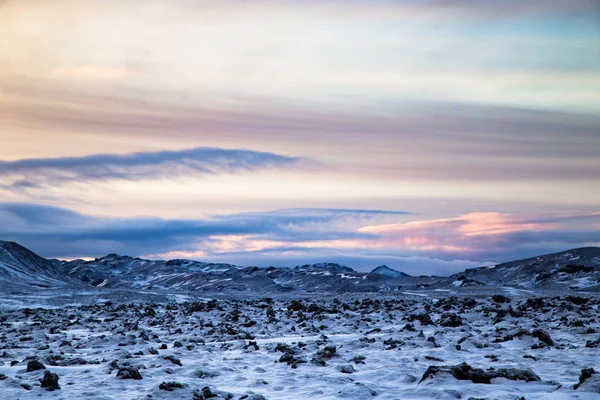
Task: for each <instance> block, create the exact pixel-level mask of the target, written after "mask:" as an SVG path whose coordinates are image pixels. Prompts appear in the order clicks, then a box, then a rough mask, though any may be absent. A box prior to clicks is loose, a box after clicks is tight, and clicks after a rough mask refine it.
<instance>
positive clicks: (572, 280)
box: [451, 247, 600, 289]
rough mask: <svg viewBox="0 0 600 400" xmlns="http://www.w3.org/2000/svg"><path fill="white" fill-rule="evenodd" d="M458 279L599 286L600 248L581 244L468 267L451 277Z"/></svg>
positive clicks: (457, 281)
mask: <svg viewBox="0 0 600 400" xmlns="http://www.w3.org/2000/svg"><path fill="white" fill-rule="evenodd" d="M451 279H454V280H453V283H454V286H461V284H460V282H472V281H475V282H480V283H484V284H487V285H498V286H502V285H511V286H521V287H528V288H557V289H558V288H571V289H595V288H600V248H599V247H583V248H580V249H572V250H567V251H563V252H560V253H554V254H546V255H543V256H538V257H532V258H527V259H524V260H517V261H511V262H507V263H503V264H498V265H495V266H491V267H482V268H475V269H468V270H466V271H464V272H463V273H460V274H456V275H453V276H452V277H451Z"/></svg>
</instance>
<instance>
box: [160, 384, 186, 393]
mask: <svg viewBox="0 0 600 400" xmlns="http://www.w3.org/2000/svg"><path fill="white" fill-rule="evenodd" d="M158 388H159V389H160V390H166V391H168V392H172V391H173V390H175V389H183V383H179V382H163V383H161V384H160V385H158Z"/></svg>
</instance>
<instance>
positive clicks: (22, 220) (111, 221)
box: [0, 203, 600, 275]
mask: <svg viewBox="0 0 600 400" xmlns="http://www.w3.org/2000/svg"><path fill="white" fill-rule="evenodd" d="M415 217H416V216H415V215H412V214H408V213H404V212H402V211H387V210H360V209H356V210H348V209H319V208H317V209H310V208H304V209H286V210H276V211H269V212H263V213H258V212H256V213H240V214H230V215H216V216H213V217H207V218H204V219H160V218H102V217H93V216H86V215H82V214H78V213H75V212H72V211H69V210H66V209H64V208H59V207H51V206H41V205H35V204H14V203H0V226H2V227H3V230H2V239H5V240H14V241H17V242H19V243H21V244H23V245H25V246H26V247H29V248H31V249H32V250H33V251H36V252H39V253H40V254H41V255H43V256H47V257H59V258H74V257H93V256H101V255H104V254H107V253H114V252H116V253H120V254H127V255H131V256H145V257H155V258H191V259H201V260H205V261H219V262H231V263H237V264H240V265H259V266H268V265H278V266H294V265H298V264H305V263H309V262H317V261H319V262H323V261H330V262H340V263H346V264H348V265H349V266H351V267H353V268H356V269H358V270H369V269H371V268H373V267H375V266H377V265H381V264H387V265H389V266H391V267H393V268H398V269H402V270H404V271H405V272H407V273H411V274H417V275H420V274H433V273H435V274H450V273H453V272H457V271H459V270H461V269H464V268H467V267H469V268H470V267H474V266H477V265H481V264H483V263H489V262H494V263H497V262H502V261H510V260H514V259H519V258H525V257H530V256H535V255H539V254H544V253H549V252H554V251H561V250H566V249H568V248H574V247H581V246H585V245H600V232H598V230H597V229H596V228H595V226H596V224H597V223H598V221H599V220H600V213H588V214H569V215H566V214H564V215H545V216H515V215H507V214H501V213H492V212H487V213H471V214H465V215H462V216H458V217H455V218H445V219H432V220H427V219H422V220H413V221H408V222H394V223H380V221H386V220H387V221H390V220H392V221H394V220H396V221H397V220H398V219H401V220H405V219H407V218H411V219H414V218H415ZM582 220H584V223H583V224H582V222H581V221H582ZM369 221H374V223H373V224H370V225H368V222H369Z"/></svg>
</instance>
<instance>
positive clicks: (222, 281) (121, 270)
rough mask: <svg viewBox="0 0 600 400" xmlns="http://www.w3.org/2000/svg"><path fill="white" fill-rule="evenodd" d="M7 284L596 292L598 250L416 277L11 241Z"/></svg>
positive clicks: (2, 275)
mask: <svg viewBox="0 0 600 400" xmlns="http://www.w3.org/2000/svg"><path fill="white" fill-rule="evenodd" d="M6 286H8V287H15V286H27V287H41V288H54V287H67V286H79V287H88V288H90V287H96V288H101V289H126V290H128V289H132V290H151V291H169V292H174V291H182V292H185V291H231V292H256V293H265V294H268V293H277V292H328V293H344V292H381V291H402V290H412V289H441V288H444V290H447V289H451V290H457V289H458V288H461V287H471V286H516V287H524V288H550V289H561V288H564V289H568V290H579V289H584V290H598V291H600V248H597V247H588V248H582V249H574V250H569V251H565V252H561V253H556V254H548V255H543V256H538V257H533V258H528V259H525V260H519V261H512V262H508V263H504V264H498V265H495V266H491V267H481V268H473V269H468V270H465V271H463V272H462V273H460V274H455V275H452V276H450V277H435V276H431V277H425V276H419V277H414V276H410V275H408V274H405V273H403V272H400V271H396V270H394V269H392V268H389V267H387V266H385V265H382V266H379V267H377V268H375V269H374V270H372V271H371V272H369V273H365V272H357V271H354V270H353V269H352V268H349V267H347V266H344V265H339V264H335V263H320V264H306V265H302V266H297V267H295V268H278V267H269V268H258V267H241V266H236V265H232V264H223V263H207V262H200V261H193V260H182V259H175V260H145V259H142V258H134V257H129V256H121V255H117V254H109V255H107V256H105V257H101V258H96V259H95V260H92V261H86V260H73V261H60V260H55V259H52V260H46V259H44V258H42V257H40V256H38V255H36V254H34V253H32V252H31V251H29V250H27V249H26V248H24V247H22V246H20V245H18V244H16V243H12V242H2V241H0V290H2V289H3V288H4V287H6Z"/></svg>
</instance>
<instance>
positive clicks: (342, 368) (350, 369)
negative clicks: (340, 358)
mask: <svg viewBox="0 0 600 400" xmlns="http://www.w3.org/2000/svg"><path fill="white" fill-rule="evenodd" d="M338 368H339V370H340V372H341V373H343V374H351V373H353V372H354V367H353V366H352V365H350V364H347V365H340V366H339V367H338Z"/></svg>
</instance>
